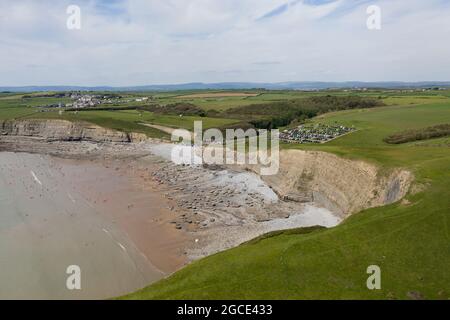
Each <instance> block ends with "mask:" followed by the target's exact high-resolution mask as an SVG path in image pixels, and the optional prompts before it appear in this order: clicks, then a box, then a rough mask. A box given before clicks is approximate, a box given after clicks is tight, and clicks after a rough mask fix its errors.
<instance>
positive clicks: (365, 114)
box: [0, 90, 450, 299]
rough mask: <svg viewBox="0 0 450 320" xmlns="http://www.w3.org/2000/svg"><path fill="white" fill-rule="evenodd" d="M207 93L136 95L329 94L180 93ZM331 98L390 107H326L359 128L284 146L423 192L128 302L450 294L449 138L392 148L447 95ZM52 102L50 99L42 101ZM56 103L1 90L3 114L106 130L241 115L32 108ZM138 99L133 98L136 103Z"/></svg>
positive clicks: (210, 262) (273, 98)
mask: <svg viewBox="0 0 450 320" xmlns="http://www.w3.org/2000/svg"><path fill="white" fill-rule="evenodd" d="M196 93H197V94H205V93H206V94H207V92H203V91H202V92H200V93H199V92H174V93H168V92H165V93H133V94H128V97H129V98H130V99H132V98H134V97H138V96H145V95H150V94H151V95H152V96H153V98H154V101H156V102H157V103H161V104H169V103H175V102H179V101H180V100H181V101H185V102H190V103H194V104H196V105H197V106H199V107H201V108H203V109H205V110H209V109H215V110H227V109H230V108H233V107H237V106H243V105H248V104H260V103H271V102H277V101H283V100H291V99H302V98H307V97H310V96H316V95H321V94H322V95H323V94H331V93H330V92H326V93H318V92H293V91H290V92H284V91H274V92H261V94H259V95H258V96H254V97H248V96H247V97H236V96H234V97H214V98H211V97H209V98H206V97H202V98H198V97H196V98H193V97H192V96H191V97H190V98H189V99H187V98H186V97H185V98H183V99H177V97H179V96H180V95H185V96H186V95H188V96H189V95H192V94H196ZM332 94H333V95H349V94H352V95H362V96H370V97H377V98H378V97H381V98H382V100H383V101H384V102H385V104H386V105H387V106H385V107H378V108H373V109H364V110H359V109H358V110H349V111H341V112H336V113H328V114H325V115H322V116H319V117H317V118H314V119H312V120H309V121H311V122H313V123H319V122H320V123H329V124H332V123H336V122H337V123H339V124H343V125H347V126H352V125H354V126H355V127H356V128H357V129H358V131H357V132H355V133H352V134H350V135H347V136H345V137H342V138H340V139H337V140H334V141H332V142H330V143H327V144H324V145H282V147H283V148H299V149H305V150H320V151H325V152H331V153H334V154H337V155H339V156H342V157H347V158H352V159H362V160H365V161H368V162H371V163H375V164H377V165H379V166H381V167H383V168H391V167H403V168H407V169H408V170H410V171H412V172H413V173H414V174H415V176H416V183H417V184H418V185H420V186H422V187H423V188H422V189H423V191H421V192H419V193H417V194H410V195H408V196H407V199H408V200H409V202H410V204H408V205H405V204H401V203H396V204H393V205H390V206H386V207H382V208H375V209H370V210H366V211H364V212H361V213H359V214H356V215H354V216H352V217H351V218H349V219H348V220H347V221H345V222H344V223H343V224H342V225H340V226H338V227H336V228H333V229H328V230H324V229H312V230H307V231H308V232H306V231H305V230H298V231H290V232H286V233H281V234H278V235H273V236H271V237H266V238H263V239H260V240H259V241H252V242H251V243H248V244H245V245H242V246H240V247H238V248H235V249H232V250H228V251H226V252H223V253H220V254H217V255H214V256H211V257H209V258H206V259H202V260H200V261H197V262H195V263H193V264H191V265H190V266H188V267H186V268H184V269H183V270H181V271H179V272H177V273H176V274H174V275H173V276H171V277H169V278H168V279H165V280H163V281H161V282H159V283H156V284H154V285H152V286H150V287H148V288H146V289H144V290H142V291H139V292H137V293H134V294H131V295H130V296H128V297H126V298H130V299H171V298H179V299H215V298H223V299H240V298H242V299H338V298H339V299H345V298H349V299H408V298H410V297H412V296H421V297H423V298H425V299H449V298H450V272H449V266H450V188H449V187H450V148H449V146H450V139H449V138H439V139H432V140H425V141H417V142H411V143H406V144H402V145H388V144H386V143H385V142H383V139H384V138H386V137H387V136H388V135H391V134H394V133H398V132H402V131H405V130H410V129H421V128H426V127H429V126H433V125H437V124H444V123H450V100H449V99H450V91H448V90H447V91H439V92H435V91H430V92H416V93H401V92H389V91H381V90H380V91H374V92H367V93H361V92H353V93H348V92H344V91H337V92H332ZM42 99H45V100H42ZM44 102H46V103H57V102H58V101H55V100H53V98H34V97H33V98H31V99H22V95H20V94H9V93H8V94H6V93H4V94H0V120H2V119H26V118H57V119H66V120H70V121H78V120H81V121H89V122H92V123H96V124H98V125H101V126H105V127H109V128H113V129H118V130H123V131H135V132H143V133H146V134H147V135H149V136H152V137H162V138H167V134H165V133H163V132H161V131H159V130H156V129H152V128H149V127H145V126H142V125H140V124H139V123H140V122H146V123H152V124H158V125H163V126H169V127H181V128H186V129H192V128H193V122H194V121H195V120H202V121H203V124H204V128H210V127H221V126H223V125H229V124H233V123H235V122H236V121H238V120H235V119H227V118H217V117H214V118H208V117H187V116H186V117H179V116H176V115H161V114H155V113H152V112H144V111H136V110H126V111H125V110H112V111H80V112H78V113H73V112H65V113H63V114H62V115H59V113H58V112H57V111H53V112H38V109H37V108H33V106H36V105H41V104H42V103H44ZM132 105H133V106H134V105H139V104H136V103H134V102H133V104H132ZM373 264H375V265H379V266H380V267H381V269H382V290H380V291H369V290H368V289H367V288H366V280H367V274H366V269H367V267H368V266H369V265H373Z"/></svg>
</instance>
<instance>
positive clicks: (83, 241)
mask: <svg viewBox="0 0 450 320" xmlns="http://www.w3.org/2000/svg"><path fill="white" fill-rule="evenodd" d="M118 167H120V168H121V169H120V170H119V169H117V168H118ZM144 174H145V172H143V171H137V170H135V169H131V168H130V167H127V166H124V165H123V163H121V164H119V163H117V162H112V163H111V162H106V163H101V162H97V161H96V162H93V161H80V160H76V161H75V160H65V159H57V158H52V157H49V156H42V155H32V154H26V153H20V154H19V153H7V152H2V153H0V269H1V270H2V272H1V273H0V283H1V286H0V299H15V298H23V299H73V298H76V299H78V298H83V299H97V298H110V297H113V296H117V295H122V294H126V293H128V292H131V291H133V290H137V289H140V288H142V287H144V286H146V285H148V284H149V283H152V282H154V281H156V280H159V279H161V278H163V277H165V276H167V275H168V274H170V273H172V272H174V271H175V270H177V269H178V268H180V267H181V266H183V265H184V263H185V258H184V257H183V252H179V250H180V248H181V247H182V244H183V243H184V241H185V240H184V237H183V234H182V233H180V232H176V231H175V230H174V229H173V228H169V227H170V226H169V224H167V223H165V222H166V221H165V219H167V216H168V215H167V212H165V209H164V208H165V207H167V205H166V204H165V200H164V199H163V198H162V197H161V195H159V194H158V193H157V192H154V191H152V192H150V191H149V189H148V186H146V185H145V184H143V183H142V182H143V181H144V179H145V176H144ZM69 265H79V266H80V267H81V271H82V290H80V291H69V290H68V289H67V288H66V278H67V276H68V275H66V268H67V267H68V266H69Z"/></svg>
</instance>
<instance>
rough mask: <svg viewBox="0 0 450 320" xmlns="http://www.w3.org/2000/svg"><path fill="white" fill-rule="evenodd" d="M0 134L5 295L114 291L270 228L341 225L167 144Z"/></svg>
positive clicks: (87, 295)
mask: <svg viewBox="0 0 450 320" xmlns="http://www.w3.org/2000/svg"><path fill="white" fill-rule="evenodd" d="M0 142H1V143H0V150H3V151H1V152H0V200H1V201H0V268H1V270H2V273H1V274H0V283H1V286H0V299H13V298H23V299H103V298H111V297H115V296H119V295H123V294H127V293H130V292H133V291H136V290H138V289H140V288H143V287H145V286H147V285H149V284H151V283H154V282H155V281H158V280H160V279H162V278H164V277H167V276H169V275H170V274H172V273H174V272H175V271H177V270H179V269H180V268H182V267H183V266H185V265H186V264H188V263H190V262H192V261H194V260H197V259H200V258H203V257H206V256H209V255H211V254H214V253H217V252H220V251H223V250H226V249H229V248H233V247H235V246H238V245H240V244H241V243H243V242H246V241H248V240H251V239H253V238H255V237H258V236H260V235H262V234H265V233H267V232H271V231H276V230H283V229H291V228H298V227H307V226H315V225H321V226H326V227H333V226H335V225H337V224H339V223H340V222H341V219H340V218H338V217H337V216H335V215H334V214H333V213H332V212H330V211H329V210H327V209H324V208H320V207H318V206H317V205H315V204H314V203H299V202H295V201H284V200H282V199H280V198H279V197H278V195H277V194H276V193H275V192H274V191H273V190H272V189H271V188H270V187H269V186H268V185H267V184H266V183H264V182H263V181H262V180H261V178H260V177H259V176H258V175H256V174H255V173H252V172H247V171H245V170H244V171H237V170H235V169H231V168H226V167H215V168H210V167H204V166H187V165H176V164H174V163H172V162H171V161H170V156H169V155H170V153H171V148H172V147H173V145H171V144H167V143H161V142H157V141H145V142H141V143H94V142H67V141H66V142H64V141H53V142H49V141H45V140H41V139H35V138H32V137H30V138H24V137H21V138H15V137H3V138H2V141H0ZM11 150H14V151H20V153H14V152H8V151H11ZM29 152H31V153H29ZM70 265H78V266H80V267H81V270H82V290H80V291H70V290H68V289H67V288H66V279H67V277H68V275H67V274H66V268H67V267H68V266H70Z"/></svg>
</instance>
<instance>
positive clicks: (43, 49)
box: [0, 0, 450, 86]
mask: <svg viewBox="0 0 450 320" xmlns="http://www.w3.org/2000/svg"><path fill="white" fill-rule="evenodd" d="M77 3H78V5H80V7H81V8H82V19H83V20H82V29H81V30H80V31H69V30H67V29H66V18H67V15H66V11H65V10H66V7H67V5H68V4H77ZM285 3H286V0H227V1H223V0H122V1H120V0H116V1H114V4H113V5H108V2H107V1H106V0H82V1H75V0H73V1H66V0H64V1H45V2H44V1H32V0H22V1H20V2H19V1H14V0H2V1H1V3H0V61H2V63H1V64H0V85H2V86H6V85H29V84H36V85H45V84H78V85H103V84H105V85H106V84H108V85H139V84H151V83H180V82H191V81H203V82H222V81H270V82H277V81H289V80H299V81H301V80H323V81H345V80H366V81H376V80H405V81H419V80H450V79H449V76H448V75H450V65H449V64H448V56H449V55H450V45H449V44H448V41H445V39H446V38H447V37H448V35H449V34H450V20H449V19H448V17H449V16H450V6H449V5H448V4H446V2H444V1H442V0H428V1H422V0H379V1H370V4H371V3H376V4H378V5H379V6H380V7H381V8H382V17H383V29H382V30H381V31H369V30H367V28H366V18H367V15H366V7H367V6H368V2H367V1H359V2H356V1H351V0H337V1H335V2H331V3H328V4H324V5H317V6H311V5H306V4H303V3H299V4H297V5H295V6H291V7H290V8H289V10H287V11H285V12H282V13H280V14H277V15H274V16H273V17H270V18H267V19H259V20H258V18H260V17H262V16H264V15H265V14H267V13H268V12H271V11H272V10H273V9H275V8H278V7H280V6H282V5H283V4H285ZM355 3H360V4H359V5H355ZM352 4H353V5H352ZM266 62H276V63H266Z"/></svg>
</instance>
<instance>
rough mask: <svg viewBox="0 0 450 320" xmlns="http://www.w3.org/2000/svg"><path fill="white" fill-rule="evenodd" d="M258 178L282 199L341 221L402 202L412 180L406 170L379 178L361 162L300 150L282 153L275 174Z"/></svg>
mask: <svg viewBox="0 0 450 320" xmlns="http://www.w3.org/2000/svg"><path fill="white" fill-rule="evenodd" d="M249 169H250V170H254V169H256V168H255V167H253V168H249ZM261 178H262V179H263V180H264V181H265V182H266V183H267V184H268V185H269V186H270V187H271V188H273V190H275V192H277V193H278V194H279V195H280V196H281V197H282V198H285V199H287V200H293V201H300V202H310V201H314V202H316V203H318V204H320V205H323V206H324V207H326V208H328V209H330V210H332V211H333V212H335V213H337V214H339V215H340V216H342V217H347V216H349V215H351V214H353V213H357V212H359V211H361V210H364V209H368V208H372V207H378V206H383V205H387V204H391V203H394V202H397V201H399V200H401V199H402V198H403V197H404V196H405V195H406V194H407V192H408V190H409V187H410V185H411V183H412V181H413V179H414V178H413V175H412V174H411V173H410V172H408V171H406V170H401V169H395V170H392V171H391V172H390V173H388V174H386V175H385V174H383V175H382V174H380V170H379V168H378V167H377V166H375V165H372V164H368V163H366V162H363V161H354V160H348V159H343V158H340V157H338V156H335V155H333V154H330V153H325V152H312V151H301V150H283V151H281V153H280V170H279V172H278V174H277V175H273V176H262V177H261Z"/></svg>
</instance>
